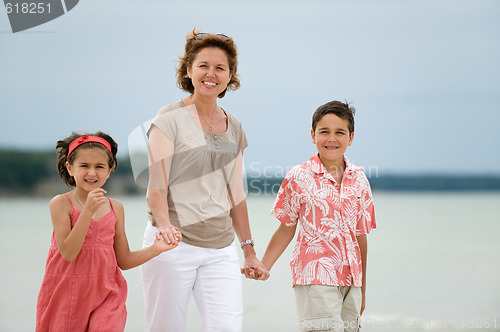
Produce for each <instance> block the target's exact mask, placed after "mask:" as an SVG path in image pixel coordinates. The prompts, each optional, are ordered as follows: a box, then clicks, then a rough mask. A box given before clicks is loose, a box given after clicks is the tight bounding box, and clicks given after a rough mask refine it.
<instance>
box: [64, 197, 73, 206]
mask: <svg viewBox="0 0 500 332" xmlns="http://www.w3.org/2000/svg"><path fill="white" fill-rule="evenodd" d="M64 195H65V196H66V197H68V200H69V203H70V204H71V208H72V209H73V201H72V200H71V198H69V195H68V194H64Z"/></svg>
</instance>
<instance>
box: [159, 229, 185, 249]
mask: <svg viewBox="0 0 500 332" xmlns="http://www.w3.org/2000/svg"><path fill="white" fill-rule="evenodd" d="M173 234H174V238H175V239H176V241H174V242H172V243H167V241H166V240H165V237H166V236H167V230H165V229H161V230H159V231H158V232H156V239H155V243H154V244H153V245H154V247H155V249H156V250H157V251H158V252H160V253H161V252H164V251H167V250H170V249H173V248H175V247H177V246H178V245H179V242H180V241H181V239H182V235H181V232H179V230H178V229H177V228H175V227H174V230H173Z"/></svg>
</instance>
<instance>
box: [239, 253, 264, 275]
mask: <svg viewBox="0 0 500 332" xmlns="http://www.w3.org/2000/svg"><path fill="white" fill-rule="evenodd" d="M240 270H241V274H244V275H245V277H246V278H248V279H254V280H267V278H269V276H270V273H269V271H268V270H267V268H266V267H265V265H264V264H262V263H261V262H260V261H259V260H258V259H257V257H255V256H253V257H248V258H245V266H244V267H243V268H241V269H240Z"/></svg>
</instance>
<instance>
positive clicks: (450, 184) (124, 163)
mask: <svg viewBox="0 0 500 332" xmlns="http://www.w3.org/2000/svg"><path fill="white" fill-rule="evenodd" d="M56 160H57V154H56V152H55V151H22V150H13V149H0V174H1V176H0V195H1V196H11V195H12V196H16V195H27V196H40V195H42V196H49V195H55V194H57V193H58V192H57V191H55V190H56V189H55V188H57V189H58V190H60V189H61V188H64V185H62V186H61V184H62V181H61V180H60V179H59V176H58V174H57V167H56ZM282 180H283V179H282V178H271V177H266V178H262V177H260V178H257V177H252V176H251V175H248V176H247V189H248V192H249V193H253V194H254V195H259V194H261V193H262V194H272V195H274V194H276V192H277V190H278V189H279V186H280V184H281V181H282ZM370 184H371V186H372V189H373V190H388V191H471V190H472V191H500V175H496V176H495V175H477V176H465V175H462V176H461V175H449V176H447V175H442V174H441V175H436V174H434V175H433V174H426V175H380V176H377V177H371V178H370ZM105 187H106V190H108V189H107V188H112V189H113V190H114V192H113V193H114V195H136V194H144V193H145V188H141V187H140V186H138V185H137V184H136V183H135V180H134V176H133V172H132V166H131V163H130V159H129V158H128V157H126V158H118V168H117V170H116V171H115V172H113V175H112V176H111V177H110V179H109V180H108V182H107V183H106V185H105Z"/></svg>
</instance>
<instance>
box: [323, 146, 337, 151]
mask: <svg viewBox="0 0 500 332" xmlns="http://www.w3.org/2000/svg"><path fill="white" fill-rule="evenodd" d="M338 148H339V147H338V146H325V149H327V150H337V149H338Z"/></svg>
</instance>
